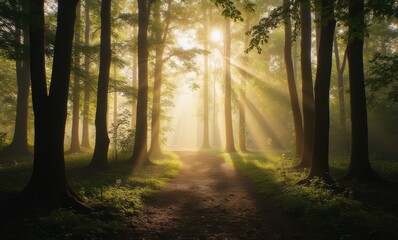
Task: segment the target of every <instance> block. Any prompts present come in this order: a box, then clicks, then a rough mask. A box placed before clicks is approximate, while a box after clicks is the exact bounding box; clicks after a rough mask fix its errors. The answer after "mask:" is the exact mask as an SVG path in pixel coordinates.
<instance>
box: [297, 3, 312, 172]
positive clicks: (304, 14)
mask: <svg viewBox="0 0 398 240" xmlns="http://www.w3.org/2000/svg"><path fill="white" fill-rule="evenodd" d="M300 18H301V78H302V102H303V120H304V121H303V122H304V125H303V130H304V139H303V140H304V141H303V149H302V154H301V157H300V161H299V163H298V164H297V165H296V166H295V167H296V168H309V167H310V163H311V157H312V149H313V146H312V145H313V138H314V90H313V83H312V67H311V35H312V32H311V4H310V1H302V2H301V4H300Z"/></svg>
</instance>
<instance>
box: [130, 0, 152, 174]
mask: <svg viewBox="0 0 398 240" xmlns="http://www.w3.org/2000/svg"><path fill="white" fill-rule="evenodd" d="M137 1H138V96H137V114H136V116H137V120H136V133H135V140H134V149H133V155H132V156H131V157H130V162H131V163H133V164H134V165H135V166H136V167H141V166H142V165H143V164H145V163H147V162H149V156H148V144H147V141H148V140H147V136H148V55H149V50H148V26H149V16H150V8H151V4H152V0H137Z"/></svg>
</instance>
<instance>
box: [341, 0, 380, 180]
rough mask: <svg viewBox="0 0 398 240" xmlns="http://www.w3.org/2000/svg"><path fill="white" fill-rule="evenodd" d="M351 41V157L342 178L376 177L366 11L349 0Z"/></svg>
mask: <svg viewBox="0 0 398 240" xmlns="http://www.w3.org/2000/svg"><path fill="white" fill-rule="evenodd" d="M348 34H349V39H350V41H349V42H348V46H347V57H348V66H349V81H350V100H351V157H350V164H349V169H348V173H347V174H346V176H345V178H346V179H350V178H357V179H359V180H365V181H370V180H379V179H380V178H379V176H378V175H377V174H376V172H375V171H373V169H372V167H371V166H370V163H369V154H368V120H367V117H368V116H367V110H366V94H365V77H364V70H363V43H364V40H363V38H364V36H365V12H364V1H363V0H350V1H349V28H348Z"/></svg>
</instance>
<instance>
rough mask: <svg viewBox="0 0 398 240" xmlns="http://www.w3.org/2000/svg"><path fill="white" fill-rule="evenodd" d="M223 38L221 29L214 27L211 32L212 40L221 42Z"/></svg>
mask: <svg viewBox="0 0 398 240" xmlns="http://www.w3.org/2000/svg"><path fill="white" fill-rule="evenodd" d="M222 39H223V35H222V33H221V31H220V30H219V29H213V31H211V34H210V40H211V41H212V42H220V41H222Z"/></svg>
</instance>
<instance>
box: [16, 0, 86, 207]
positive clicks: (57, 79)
mask: <svg viewBox="0 0 398 240" xmlns="http://www.w3.org/2000/svg"><path fill="white" fill-rule="evenodd" d="M77 2H78V1H71V0H60V1H58V13H57V30H56V35H55V45H54V61H53V71H52V78H51V86H50V91H49V95H47V83H46V73H45V56H44V1H43V0H31V1H30V9H31V14H32V15H33V16H34V17H35V19H36V20H37V21H34V22H31V23H30V53H31V55H30V60H31V82H32V101H33V110H34V118H35V149H34V162H33V172H32V176H31V179H30V181H29V183H28V185H27V186H26V187H25V189H24V190H23V194H22V197H23V198H25V200H26V201H28V203H29V204H31V205H32V206H34V207H38V208H42V209H50V210H51V209H55V208H70V207H72V208H75V209H78V210H83V209H84V210H86V209H87V207H85V206H84V205H83V204H82V203H81V201H80V200H79V199H78V197H77V196H76V194H74V193H73V191H72V190H71V188H70V187H69V185H68V182H67V178H66V174H65V160H64V135H65V123H66V115H67V101H68V89H69V82H70V70H71V58H72V44H73V31H74V23H75V17H76V4H77Z"/></svg>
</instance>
